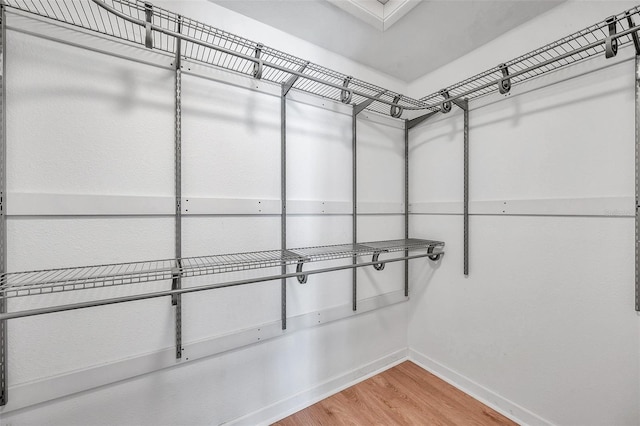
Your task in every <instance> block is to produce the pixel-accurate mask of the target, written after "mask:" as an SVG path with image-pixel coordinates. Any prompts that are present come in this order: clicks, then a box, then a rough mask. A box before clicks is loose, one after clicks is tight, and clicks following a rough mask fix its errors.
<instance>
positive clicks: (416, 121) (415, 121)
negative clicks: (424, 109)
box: [407, 111, 440, 129]
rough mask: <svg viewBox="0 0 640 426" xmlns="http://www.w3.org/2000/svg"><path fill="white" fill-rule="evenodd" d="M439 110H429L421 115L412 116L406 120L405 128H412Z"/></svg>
mask: <svg viewBox="0 0 640 426" xmlns="http://www.w3.org/2000/svg"><path fill="white" fill-rule="evenodd" d="M439 112H440V111H431V112H428V113H426V114H423V115H421V116H419V117H416V118H412V119H411V120H407V129H413V128H414V127H416V126H417V125H418V124H420V123H422V122H424V121H426V120H428V119H430V118H431V117H433V116H434V115H436V114H438V113H439Z"/></svg>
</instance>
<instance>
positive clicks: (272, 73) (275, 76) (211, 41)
mask: <svg viewBox="0 0 640 426" xmlns="http://www.w3.org/2000/svg"><path fill="white" fill-rule="evenodd" d="M4 3H5V4H6V5H7V6H8V7H11V8H14V9H18V10H21V11H25V12H29V13H32V14H36V15H39V16H42V17H46V18H49V19H52V20H55V21H58V22H63V23H66V24H69V25H73V26H76V27H81V28H84V29H87V30H91V31H95V32H98V33H101V34H105V35H109V36H112V37H116V38H118V39H121V40H126V41H129V42H133V43H136V44H142V45H145V46H147V47H152V48H153V49H156V50H159V51H162V52H166V53H170V54H174V53H175V51H176V47H177V40H178V39H181V40H182V44H181V55H182V57H183V58H186V59H188V60H192V61H195V62H198V63H202V64H206V65H210V66H215V67H220V68H224V69H227V70H230V71H234V72H238V73H241V74H245V75H249V76H253V77H256V78H261V79H263V80H267V81H270V82H273V83H276V84H279V85H282V86H283V87H285V86H286V85H287V84H292V88H294V89H297V90H300V91H303V92H307V93H311V94H314V95H318V96H321V97H324V98H328V99H331V100H334V101H340V102H343V103H347V104H354V105H363V106H366V109H367V110H369V111H374V112H377V113H381V114H385V115H391V116H393V117H395V118H401V117H402V116H403V114H404V113H405V112H406V111H408V110H421V111H427V112H437V111H442V112H448V111H449V110H450V109H451V102H452V101H456V100H464V99H466V100H470V99H475V98H478V97H480V96H484V95H487V94H489V93H495V92H496V91H500V92H501V93H506V92H508V91H509V90H510V89H511V86H513V85H516V84H519V83H522V82H524V81H526V80H528V79H531V78H534V77H537V76H539V75H542V74H545V73H548V72H551V71H554V70H557V69H559V68H562V67H565V66H568V65H571V64H573V63H576V62H578V61H582V60H585V59H587V58H590V57H593V56H597V55H602V54H604V55H606V56H607V57H612V56H615V54H616V53H617V50H618V48H619V47H623V46H626V45H628V44H630V43H634V44H635V46H636V51H637V53H640V42H638V40H637V31H638V30H639V29H640V27H639V26H637V24H638V23H640V6H636V7H634V8H631V9H629V10H627V11H624V12H621V13H619V14H617V15H615V16H612V17H610V18H607V19H605V20H603V21H601V22H599V23H596V24H594V25H591V26H590V27H587V28H585V29H583V30H581V31H578V32H576V33H574V34H571V35H569V36H567V37H564V38H562V39H560V40H557V41H555V42H553V43H549V44H547V45H545V46H543V47H541V48H539V49H536V50H534V51H531V52H529V53H527V54H525V55H522V56H520V57H517V58H515V59H512V60H510V61H507V62H505V63H504V64H500V65H497V66H495V67H493V68H491V69H489V70H487V71H484V72H482V73H479V74H477V75H475V76H473V77H470V78H467V79H466V80H463V81H461V82H459V83H456V84H453V85H450V86H448V87H446V88H444V89H442V90H439V91H437V92H434V93H432V94H430V95H427V96H425V97H423V98H420V99H417V100H416V99H413V98H410V97H407V96H404V95H401V94H399V93H396V92H394V91H390V90H386V89H384V88H382V87H379V86H377V85H374V84H371V83H367V82H365V81H362V80H359V79H357V78H353V77H351V76H348V75H346V74H342V73H339V72H337V71H333V70H331V69H329V68H326V67H323V66H321V65H318V64H314V63H311V62H309V61H306V60H304V59H301V58H298V57H296V56H293V55H290V54H287V53H285V52H282V51H279V50H277V49H273V48H271V47H268V46H264V45H262V44H261V43H257V42H255V41H251V40H248V39H246V38H243V37H239V36H236V35H234V34H231V33H228V32H226V31H223V30H220V29H217V28H214V27H212V26H210V25H207V24H204V23H201V22H198V21H196V20H193V19H190V18H187V17H183V16H181V15H178V14H176V13H174V12H171V11H168V10H166V9H163V8H160V7H157V6H155V5H152V4H151V3H148V2H145V1H142V0H90V1H89V0H55V1H54V0H4Z"/></svg>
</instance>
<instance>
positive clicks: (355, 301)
mask: <svg viewBox="0 0 640 426" xmlns="http://www.w3.org/2000/svg"><path fill="white" fill-rule="evenodd" d="M357 122H358V114H357V112H356V110H355V106H354V109H353V113H352V114H351V147H352V150H353V151H352V152H353V155H352V160H353V171H352V172H353V177H352V183H353V196H352V201H353V227H352V229H353V244H356V243H357V242H358V157H357V143H356V140H357ZM356 263H358V259H357V258H356V257H354V258H353V264H354V265H355V264H356ZM352 285H353V310H354V311H356V310H357V309H358V271H357V268H353V283H352Z"/></svg>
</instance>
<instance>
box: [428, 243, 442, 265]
mask: <svg viewBox="0 0 640 426" xmlns="http://www.w3.org/2000/svg"><path fill="white" fill-rule="evenodd" d="M434 248H435V247H433V246H430V247H429V248H428V249H427V253H433V249H434ZM441 257H442V253H437V254H434V255H431V256H429V259H431V260H433V261H434V262H437V261H438V260H440V258H441Z"/></svg>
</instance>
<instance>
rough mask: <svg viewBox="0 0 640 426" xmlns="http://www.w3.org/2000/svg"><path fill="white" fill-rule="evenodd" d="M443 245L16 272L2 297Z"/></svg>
mask: <svg viewBox="0 0 640 426" xmlns="http://www.w3.org/2000/svg"><path fill="white" fill-rule="evenodd" d="M443 247H444V243H443V242H441V241H432V240H423V239H414V238H410V239H402V240H390V241H373V242H368V243H359V244H340V245H329V246H318V247H303V248H297V249H289V250H267V251H256V252H247V253H233V254H218V255H211V256H198V257H183V258H179V259H163V260H152V261H145V262H131V263H114V264H107V265H95V266H82V267H73V268H60V269H45V270H39V271H27V272H12V273H5V274H2V275H1V276H0V295H3V296H4V297H5V298H13V297H19V296H29V295H37V294H48V293H59V292H66V291H74V290H82V289H88V288H97V287H109V286H118V285H127V284H137V283H143V282H150V281H161V280H170V279H177V278H186V277H195V276H201V275H211V274H220V273H225V272H236V271H245V270H251V269H260V268H269V267H276V266H283V265H292V264H301V263H307V262H318V261H323V260H334V259H344V258H351V257H357V256H365V255H376V254H380V253H386V252H398V251H404V250H414V249H426V250H428V251H429V252H430V253H433V255H438V254H440V253H442V249H443ZM376 258H377V257H376Z"/></svg>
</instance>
